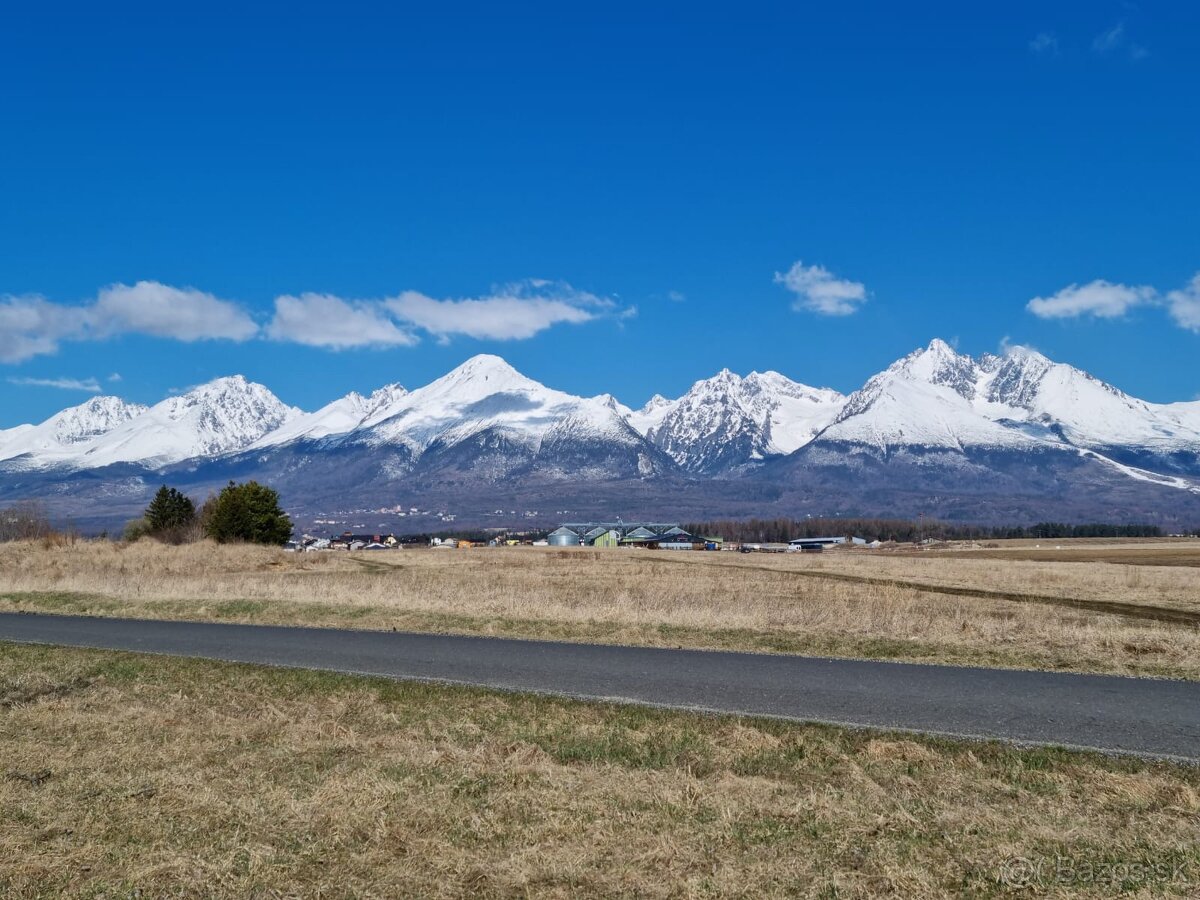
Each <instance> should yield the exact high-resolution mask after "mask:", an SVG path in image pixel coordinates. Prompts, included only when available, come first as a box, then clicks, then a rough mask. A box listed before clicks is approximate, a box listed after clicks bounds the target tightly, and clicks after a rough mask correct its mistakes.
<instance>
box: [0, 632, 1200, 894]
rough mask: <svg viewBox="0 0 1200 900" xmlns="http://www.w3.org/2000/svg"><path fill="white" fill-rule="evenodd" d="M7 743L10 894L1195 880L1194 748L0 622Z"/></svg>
mask: <svg viewBox="0 0 1200 900" xmlns="http://www.w3.org/2000/svg"><path fill="white" fill-rule="evenodd" d="M0 760H2V761H3V762H2V764H0V766H2V771H0V776H2V777H0V896H4V897H5V898H33V897H62V896H67V897H133V896H141V897H158V896H173V897H174V896H182V897H191V896H204V897H209V896H217V897H239V898H241V897H278V896H287V897H299V896H305V897H316V896H321V897H397V896H422V897H467V896H471V897H474V896H483V897H512V896H538V897H564V898H566V897H579V896H618V895H626V896H641V897H706V896H713V897H716V896H720V897H727V896H744V897H764V896H785V895H786V896H807V897H824V898H835V897H836V898H865V897H886V896H894V897H905V898H908V897H923V898H926V897H927V898H937V897H960V896H971V897H1008V896H1038V897H1107V896H1113V895H1114V894H1128V895H1134V896H1161V895H1168V896H1180V897H1194V896H1196V894H1195V890H1196V888H1197V882H1198V881H1200V843H1198V842H1197V835H1198V833H1200V770H1197V769H1195V768H1188V767H1179V766H1175V765H1171V764H1167V763H1150V762H1145V761H1140V760H1132V759H1114V758H1107V757H1103V756H1099V755H1092V754H1081V753H1071V752H1067V751H1056V750H1019V749H1014V748H1011V747H1006V746H1002V745H998V744H988V743H979V744H976V743H971V744H965V743H954V742H948V741H944V740H934V739H925V738H916V737H911V736H903V735H895V734H886V733H878V732H875V733H873V732H865V731H862V732H860V731H850V730H842V729H836V728H829V727H817V726H802V725H793V724H785V723H780V722H773V721H761V720H751V719H734V718H724V717H702V716H697V715H691V714H685V713H669V712H663V711H655V710H647V709H641V708H635V707H620V706H607V705H603V704H581V703H576V702H571V701H567V700H560V699H552V698H538V697H531V696H525V695H512V694H496V693H490V692H486V691H478V690H469V689H459V688H447V687H435V686H431V685H421V684H401V683H394V682H389V681H384V680H379V679H361V678H352V677H348V676H334V675H326V674H319V673H308V672H299V671H292V670H272V669H267V668H258V667H252V666H238V665H230V664H221V663H214V662H206V661H198V660H172V659H167V658H161V657H149V656H137V655H131V654H117V653H107V652H99V651H80V650H65V649H51V648H43V647H31V646H18V645H12V644H0ZM1021 859H1024V860H1028V861H1030V863H1032V864H1033V865H1035V866H1041V868H1040V869H1034V870H1032V871H1033V873H1034V874H1033V884H1032V885H1031V886H1030V887H1029V888H1028V889H1025V888H1022V887H1021V883H1022V882H1023V881H1024V880H1025V879H1026V878H1028V877H1030V871H1031V870H1030V869H1029V867H1028V865H1026V863H1024V862H1021V861H1020V860H1021ZM1014 860H1017V861H1016V862H1014Z"/></svg>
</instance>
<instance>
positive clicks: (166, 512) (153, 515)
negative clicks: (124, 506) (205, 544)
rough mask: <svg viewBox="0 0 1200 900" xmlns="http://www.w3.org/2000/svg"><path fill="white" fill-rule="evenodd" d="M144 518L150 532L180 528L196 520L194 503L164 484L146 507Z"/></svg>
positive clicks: (159, 532)
mask: <svg viewBox="0 0 1200 900" xmlns="http://www.w3.org/2000/svg"><path fill="white" fill-rule="evenodd" d="M144 518H145V520H146V528H147V530H148V531H149V533H150V534H162V533H164V532H167V531H172V530H178V529H182V528H185V527H187V526H188V525H191V524H192V522H194V521H195V520H196V504H194V503H192V501H191V498H190V497H188V496H187V495H186V494H183V493H181V492H180V491H177V490H176V489H175V488H173V487H167V486H166V485H165V484H164V485H163V486H162V487H160V488H159V489H158V493H157V494H155V495H154V499H153V500H151V501H150V505H149V506H147V507H146V512H145V516H144Z"/></svg>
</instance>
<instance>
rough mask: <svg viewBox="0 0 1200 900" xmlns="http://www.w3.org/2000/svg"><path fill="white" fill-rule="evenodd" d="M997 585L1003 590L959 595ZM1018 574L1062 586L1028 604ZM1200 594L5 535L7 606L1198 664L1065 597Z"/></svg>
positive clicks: (1029, 569)
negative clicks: (1020, 595)
mask: <svg viewBox="0 0 1200 900" xmlns="http://www.w3.org/2000/svg"><path fill="white" fill-rule="evenodd" d="M828 576H834V578H830V577H828ZM834 579H839V580H834ZM844 579H850V580H844ZM857 579H873V580H875V581H880V580H882V582H883V583H865V582H862V581H859V580H857ZM921 585H925V586H926V587H924V588H922V587H921ZM980 587H982V588H984V589H986V590H988V591H994V592H995V594H994V595H987V596H959V595H957V594H956V590H965V589H970V588H980ZM933 591H936V592H933ZM1004 591H1021V592H1028V593H1032V594H1035V595H1041V596H1043V597H1045V598H1048V600H1047V602H1022V603H1016V602H1012V601H1011V600H1006V599H1002V597H1003V596H1005V594H1004ZM1198 594H1200V570H1196V569H1186V568H1153V567H1137V566H1120V565H1101V564H1094V565H1093V564H1078V563H1053V564H1051V563H1038V562H1024V561H1020V560H1016V561H1011V562H1001V561H996V560H981V559H960V558H956V557H938V556H932V555H930V556H922V557H900V556H887V555H882V554H867V553H854V552H846V553H826V554H822V555H821V556H820V557H809V556H800V555H786V556H784V555H743V554H732V553H722V554H716V553H697V554H686V553H684V554H681V553H668V552H661V553H655V552H646V551H579V550H566V551H555V550H546V551H538V550H533V549H526V548H521V549H517V548H511V549H510V548H504V549H495V550H472V551H429V550H424V551H407V550H406V551H399V552H380V553H374V554H370V553H367V554H345V553H313V554H298V555H297V554H286V553H283V552H280V551H274V550H269V549H263V548H256V547H217V546H214V545H209V544H198V545H191V546H184V547H165V546H161V545H158V544H153V543H148V542H143V543H138V544H133V545H119V544H108V543H99V542H97V543H89V544H79V545H76V546H75V547H73V548H50V549H47V548H45V547H42V546H40V545H36V544H8V545H0V608H8V609H16V608H21V609H42V610H51V611H61V612H80V613H88V614H99V615H126V616H155V617H169V618H196V619H221V620H232V621H246V622H273V623H301V624H313V625H329V626H353V627H364V628H399V629H408V630H439V631H454V632H463V633H482V634H504V635H510V636H525V637H534V638H559V639H565V640H590V641H606V642H619V643H630V644H649V645H657V646H691V647H713V648H736V649H748V650H761V651H775V652H792V653H810V654H824V655H836V656H861V657H875V658H889V659H906V660H921V661H929V662H951V663H971V664H981V665H1000V666H1020V667H1037V668H1051V669H1070V670H1076V671H1101V672H1116V673H1125V674H1151V675H1166V676H1174V677H1185V678H1198V677H1200V628H1197V627H1196V626H1194V625H1192V626H1188V625H1180V624H1173V623H1166V622H1149V621H1140V620H1138V619H1133V618H1129V617H1128V616H1124V615H1114V614H1106V613H1102V612H1097V611H1094V610H1079V609H1074V608H1070V607H1063V606H1055V605H1053V604H1052V603H1051V602H1049V601H1051V600H1054V598H1063V597H1090V598H1095V599H1100V600H1103V599H1105V598H1107V599H1108V600H1110V601H1111V600H1117V599H1118V598H1119V600H1120V602H1124V603H1134V604H1139V605H1144V606H1145V607H1146V608H1147V609H1149V608H1150V607H1155V606H1157V607H1165V608H1170V609H1172V610H1178V611H1197V610H1196V608H1197V607H1200V596H1198ZM1188 614H1190V613H1188Z"/></svg>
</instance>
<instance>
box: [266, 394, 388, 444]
mask: <svg viewBox="0 0 1200 900" xmlns="http://www.w3.org/2000/svg"><path fill="white" fill-rule="evenodd" d="M407 393H408V392H407V391H406V390H405V389H404V388H403V387H401V386H400V385H399V384H388V385H385V386H384V387H381V388H379V390H377V391H374V392H372V393H371V394H370V396H366V397H364V396H363V395H362V394H360V393H358V392H357V391H351V392H350V393H349V394H347V395H346V396H345V397H339V398H338V399H337V400H334V401H333V402H332V403H328V404H326V405H325V406H323V407H321V408H320V409H318V410H317V411H316V412H311V413H300V414H299V415H297V416H294V417H293V418H291V419H289V420H288V421H287V422H285V423H284V424H283V425H281V426H280V427H279V428H276V429H275V430H273V431H270V432H268V433H267V434H264V435H263V436H262V437H260V438H259V439H258V440H257V441H255V442H254V443H253V444H251V445H250V448H249V449H251V450H258V449H262V448H264V447H277V446H279V445H281V444H287V443H289V442H291V441H295V440H318V439H320V438H324V437H331V436H337V435H342V434H347V433H349V432H351V431H353V430H354V429H356V428H358V427H359V426H360V425H361V424H362V423H363V422H364V421H365V420H366V419H369V418H371V417H372V416H374V415H376V414H377V413H379V412H380V410H383V409H386V408H388V407H389V406H391V405H393V404H395V403H397V402H399V401H400V400H401V399H403V398H404V396H405V395H406V394H407Z"/></svg>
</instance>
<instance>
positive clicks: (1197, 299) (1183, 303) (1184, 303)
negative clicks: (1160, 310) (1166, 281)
mask: <svg viewBox="0 0 1200 900" xmlns="http://www.w3.org/2000/svg"><path fill="white" fill-rule="evenodd" d="M1167 308H1168V310H1170V313H1171V318H1172V319H1174V320H1175V323H1176V324H1177V325H1179V327H1180V328H1186V329H1187V330H1188V331H1195V332H1197V333H1200V272H1197V273H1196V274H1195V275H1193V276H1192V280H1191V281H1189V282H1188V284H1187V286H1186V287H1185V288H1183V289H1182V290H1178V291H1171V292H1170V293H1169V294H1167Z"/></svg>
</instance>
